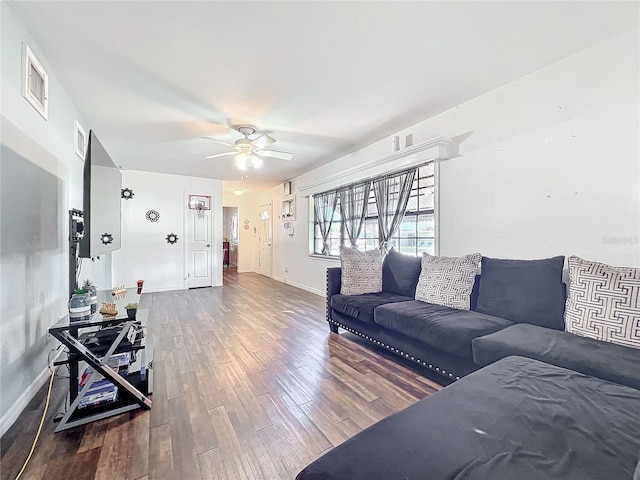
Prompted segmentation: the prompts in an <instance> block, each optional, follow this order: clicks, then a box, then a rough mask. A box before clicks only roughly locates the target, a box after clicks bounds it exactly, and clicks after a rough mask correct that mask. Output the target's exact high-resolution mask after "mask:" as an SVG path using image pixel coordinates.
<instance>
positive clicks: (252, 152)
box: [202, 125, 293, 170]
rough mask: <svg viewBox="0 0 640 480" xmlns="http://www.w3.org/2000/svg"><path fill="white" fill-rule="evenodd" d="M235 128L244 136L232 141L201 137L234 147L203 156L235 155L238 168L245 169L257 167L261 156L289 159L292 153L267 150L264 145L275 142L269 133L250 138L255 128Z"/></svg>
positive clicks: (240, 126)
mask: <svg viewBox="0 0 640 480" xmlns="http://www.w3.org/2000/svg"><path fill="white" fill-rule="evenodd" d="M234 128H235V130H237V131H238V132H240V133H241V134H242V135H244V138H240V139H238V140H236V141H235V142H234V143H228V142H223V141H222V140H218V139H216V138H212V137H202V138H206V139H208V140H213V141H214V142H217V143H220V144H221V145H225V146H227V147H231V148H233V149H235V150H234V151H232V152H224V153H216V154H214V155H208V156H206V157H204V158H216V157H224V156H226V155H235V156H236V158H235V162H236V166H237V167H238V168H239V169H240V170H246V169H247V167H249V166H251V167H253V168H259V167H260V166H261V165H262V163H263V157H270V158H277V159H279V160H291V159H292V158H293V153H288V152H278V151H277V150H268V149H267V148H266V147H268V146H269V145H271V144H272V143H275V141H276V139H275V138H273V137H271V136H269V135H266V134H264V135H260V136H259V137H258V138H255V139H253V140H251V139H250V138H249V136H250V135H253V134H254V133H256V128H255V127H253V126H251V125H238V126H236V127H234Z"/></svg>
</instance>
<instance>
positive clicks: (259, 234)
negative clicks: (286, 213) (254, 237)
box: [258, 201, 274, 278]
mask: <svg viewBox="0 0 640 480" xmlns="http://www.w3.org/2000/svg"><path fill="white" fill-rule="evenodd" d="M267 206H268V207H269V210H270V212H269V236H270V239H269V240H270V242H271V245H269V252H270V256H271V266H270V271H271V273H270V274H269V278H273V228H274V224H273V202H272V201H269V202H267V203H263V204H262V205H260V207H258V274H260V275H264V274H263V273H262V267H261V264H260V255H261V252H262V245H261V243H262V241H261V239H260V237H261V236H262V210H263V207H267ZM264 276H265V277H266V276H267V275H264Z"/></svg>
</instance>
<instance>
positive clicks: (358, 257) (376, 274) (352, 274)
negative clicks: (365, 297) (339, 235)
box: [340, 247, 382, 295]
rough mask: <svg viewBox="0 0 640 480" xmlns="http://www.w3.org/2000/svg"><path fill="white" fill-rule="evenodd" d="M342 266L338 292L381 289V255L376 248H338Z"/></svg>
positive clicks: (347, 293)
mask: <svg viewBox="0 0 640 480" xmlns="http://www.w3.org/2000/svg"><path fill="white" fill-rule="evenodd" d="M340 263H341V266H342V273H341V281H342V283H341V286H340V293H341V294H342V295H361V294H363V293H378V292H381V291H382V255H381V254H380V250H378V249H377V248H376V249H374V250H369V251H366V252H360V251H358V250H355V249H353V248H349V247H342V248H341V249H340Z"/></svg>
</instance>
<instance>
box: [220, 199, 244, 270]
mask: <svg viewBox="0 0 640 480" xmlns="http://www.w3.org/2000/svg"><path fill="white" fill-rule="evenodd" d="M222 218H223V222H224V223H223V227H222V266H223V268H235V269H237V268H238V256H239V254H240V248H239V247H240V237H239V235H238V233H239V232H238V207H223V208H222Z"/></svg>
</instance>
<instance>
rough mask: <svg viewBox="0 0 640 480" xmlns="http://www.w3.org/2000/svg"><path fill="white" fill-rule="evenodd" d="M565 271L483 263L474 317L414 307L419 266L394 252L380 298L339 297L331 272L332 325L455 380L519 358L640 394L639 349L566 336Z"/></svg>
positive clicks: (534, 263)
mask: <svg viewBox="0 0 640 480" xmlns="http://www.w3.org/2000/svg"><path fill="white" fill-rule="evenodd" d="M563 265H564V257H561V256H559V257H554V258H550V259H544V260H523V261H519V260H499V259H491V258H483V259H482V275H478V276H477V277H476V281H475V285H474V288H473V292H472V294H471V309H470V310H456V309H453V308H449V307H443V306H440V305H433V304H430V303H425V302H421V301H417V300H414V296H415V290H416V285H417V283H418V278H419V275H420V269H421V265H420V258H414V257H409V256H406V255H402V254H399V253H396V252H394V251H391V252H390V253H389V254H388V255H387V256H386V258H385V260H384V263H383V269H382V271H383V277H382V292H380V293H369V294H363V295H341V294H340V286H341V283H340V282H341V270H340V268H338V267H336V268H329V269H327V321H328V322H329V325H330V327H331V330H332V331H333V332H338V329H339V328H342V329H345V330H347V331H349V332H352V333H354V334H356V335H359V336H360V337H362V338H364V339H366V340H367V341H369V342H371V343H372V344H374V345H377V346H379V347H382V348H385V349H387V350H389V351H390V352H393V353H394V354H397V355H400V356H402V357H403V358H405V359H407V360H410V361H413V362H415V363H417V364H419V365H420V366H422V367H426V368H429V369H431V370H433V371H435V372H437V373H438V374H441V375H443V376H445V377H447V378H449V379H451V380H459V379H460V378H462V377H463V376H465V375H468V374H469V373H471V372H473V371H475V370H478V369H479V368H481V367H483V366H485V365H488V364H490V363H493V362H495V361H497V360H499V359H501V358H505V357H508V356H510V355H520V356H524V357H528V358H531V359H535V360H540V361H543V362H546V363H549V364H553V365H556V366H559V367H564V368H569V369H571V370H574V371H577V372H581V373H585V374H587V375H592V376H596V377H599V378H602V379H604V380H608V381H612V382H616V383H620V384H623V385H627V386H630V387H633V388H636V389H640V349H637V348H631V347H625V346H622V345H617V344H613V343H608V342H602V341H598V340H593V339H590V338H585V337H580V336H577V335H574V334H571V333H567V332H565V331H564V320H563V313H564V304H565V298H566V286H565V284H564V283H563V282H562V270H563Z"/></svg>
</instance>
